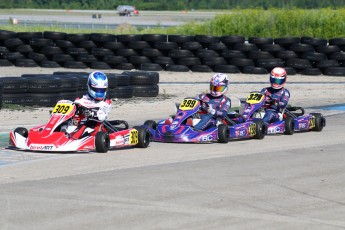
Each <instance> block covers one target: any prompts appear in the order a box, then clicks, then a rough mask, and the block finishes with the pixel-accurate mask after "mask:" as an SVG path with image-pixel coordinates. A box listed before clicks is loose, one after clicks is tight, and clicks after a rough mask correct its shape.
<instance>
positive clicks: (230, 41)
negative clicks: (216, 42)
mask: <svg viewBox="0 0 345 230" xmlns="http://www.w3.org/2000/svg"><path fill="white" fill-rule="evenodd" d="M220 41H221V42H223V43H224V44H225V45H230V46H231V45H234V44H237V43H244V42H245V41H246V38H245V37H244V36H238V35H224V36H222V37H220Z"/></svg>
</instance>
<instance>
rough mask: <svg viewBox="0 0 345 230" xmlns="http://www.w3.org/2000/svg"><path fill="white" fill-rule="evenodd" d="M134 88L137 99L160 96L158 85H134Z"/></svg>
mask: <svg viewBox="0 0 345 230" xmlns="http://www.w3.org/2000/svg"><path fill="white" fill-rule="evenodd" d="M132 87H133V96H135V97H157V96H158V94H159V86H158V85H132Z"/></svg>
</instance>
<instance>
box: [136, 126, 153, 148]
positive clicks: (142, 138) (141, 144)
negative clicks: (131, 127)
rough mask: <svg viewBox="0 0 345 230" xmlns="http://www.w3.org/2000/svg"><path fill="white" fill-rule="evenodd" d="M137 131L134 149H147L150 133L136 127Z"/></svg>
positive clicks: (145, 129)
mask: <svg viewBox="0 0 345 230" xmlns="http://www.w3.org/2000/svg"><path fill="white" fill-rule="evenodd" d="M135 129H136V130H138V144H136V146H135V147H137V148H147V147H148V146H149V144H150V140H151V133H150V131H149V130H148V128H146V127H142V126H138V127H135Z"/></svg>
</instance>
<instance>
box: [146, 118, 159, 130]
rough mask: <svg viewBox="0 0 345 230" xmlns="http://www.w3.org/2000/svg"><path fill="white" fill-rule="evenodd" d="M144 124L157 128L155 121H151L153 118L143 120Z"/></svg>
mask: <svg viewBox="0 0 345 230" xmlns="http://www.w3.org/2000/svg"><path fill="white" fill-rule="evenodd" d="M144 125H147V126H148V127H150V128H152V129H154V130H156V129H157V122H155V121H153V120H147V121H145V122H144Z"/></svg>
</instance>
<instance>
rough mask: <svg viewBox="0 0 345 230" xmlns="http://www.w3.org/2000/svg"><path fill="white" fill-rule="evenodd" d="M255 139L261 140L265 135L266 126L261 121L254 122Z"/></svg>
mask: <svg viewBox="0 0 345 230" xmlns="http://www.w3.org/2000/svg"><path fill="white" fill-rule="evenodd" d="M254 123H255V135H254V138H255V139H259V140H262V139H264V137H265V136H266V134H267V125H266V124H265V122H263V121H262V120H255V121H254Z"/></svg>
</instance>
